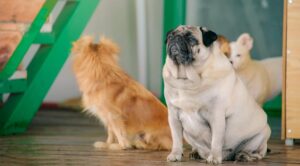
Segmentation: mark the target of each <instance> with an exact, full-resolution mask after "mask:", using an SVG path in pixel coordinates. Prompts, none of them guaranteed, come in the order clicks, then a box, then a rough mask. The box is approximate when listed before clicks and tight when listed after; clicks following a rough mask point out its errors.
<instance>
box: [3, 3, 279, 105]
mask: <svg viewBox="0 0 300 166" xmlns="http://www.w3.org/2000/svg"><path fill="white" fill-rule="evenodd" d="M20 2H21V1H20ZM20 2H19V3H20ZM42 2H43V0H34V3H37V4H42ZM186 2H187V4H186V14H185V15H186V24H189V25H201V26H206V27H208V28H209V29H212V30H213V31H215V32H217V33H220V34H222V35H224V36H226V37H227V38H228V39H230V40H231V41H232V40H236V38H237V37H238V36H239V35H240V34H241V33H244V32H247V33H250V34H251V35H252V36H253V38H254V49H253V50H252V56H253V57H254V58H256V59H263V58H266V57H273V56H281V46H282V17H283V16H282V14H283V1H282V0H255V1H254V0H252V1H250V0H226V1H220V0H210V1H207V0H186ZM3 3H4V1H3ZM64 3H65V2H64V1H59V4H58V5H57V6H56V7H55V10H54V12H53V13H52V15H51V16H52V19H53V20H54V19H55V18H56V17H57V15H58V13H59V12H60V10H61V9H62V7H63V6H64ZM38 8H39V5H37V11H38ZM78 19H80V18H78ZM163 22H164V20H163V1H162V0H101V2H100V4H99V5H98V6H97V9H96V11H95V12H94V14H93V16H92V18H91V20H90V21H89V23H88V25H87V26H86V28H85V30H84V32H83V35H92V36H94V37H95V40H98V39H99V37H100V36H101V35H104V36H106V37H109V38H112V39H113V40H114V41H115V42H117V43H118V44H119V45H120V47H121V55H120V65H121V66H122V68H123V69H124V70H125V71H126V72H127V73H128V74H129V75H131V76H132V77H133V78H134V79H136V80H138V81H139V82H141V83H143V84H144V85H145V86H146V87H147V88H148V89H150V90H151V91H152V92H153V93H154V94H155V95H157V96H160V95H161V94H160V93H161V81H162V80H161V67H162V60H161V59H162V46H163V42H162V41H163V38H164V37H163V36H162V34H163ZM37 48H38V46H33V47H31V49H30V51H28V53H27V55H26V58H25V59H24V60H23V65H24V66H26V65H27V64H28V63H29V61H30V59H31V58H32V55H34V52H35V51H36V50H37ZM71 64H72V56H69V58H68V60H67V62H66V64H65V65H64V67H63V68H62V70H61V72H60V74H59V76H58V77H57V79H56V81H55V83H54V84H53V85H52V87H51V89H50V91H49V93H48V95H47V96H46V98H45V102H47V103H60V102H63V101H66V100H69V99H73V98H79V97H80V93H79V91H78V87H77V84H76V80H75V78H74V75H73V73H72V70H71Z"/></svg>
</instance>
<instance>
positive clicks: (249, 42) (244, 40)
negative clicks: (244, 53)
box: [237, 33, 253, 50]
mask: <svg viewBox="0 0 300 166" xmlns="http://www.w3.org/2000/svg"><path fill="white" fill-rule="evenodd" d="M237 43H239V44H241V45H242V46H245V47H246V48H247V49H248V50H251V49H252V47H253V39H252V37H251V36H250V35H249V34H248V33H243V34H241V35H240V36H239V38H238V39H237Z"/></svg>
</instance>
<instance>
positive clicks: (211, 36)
mask: <svg viewBox="0 0 300 166" xmlns="http://www.w3.org/2000/svg"><path fill="white" fill-rule="evenodd" d="M200 31H201V32H202V42H203V44H204V45H205V47H209V46H210V45H211V44H212V43H213V42H214V41H216V40H217V38H218V35H217V34H216V33H215V32H213V31H210V30H206V29H204V28H202V27H200Z"/></svg>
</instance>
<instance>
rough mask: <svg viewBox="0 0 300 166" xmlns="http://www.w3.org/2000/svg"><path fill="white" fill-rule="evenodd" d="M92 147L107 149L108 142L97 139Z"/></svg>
mask: <svg viewBox="0 0 300 166" xmlns="http://www.w3.org/2000/svg"><path fill="white" fill-rule="evenodd" d="M94 147H95V148H97V149H107V147H108V144H107V143H105V142H102V141H97V142H95V143H94Z"/></svg>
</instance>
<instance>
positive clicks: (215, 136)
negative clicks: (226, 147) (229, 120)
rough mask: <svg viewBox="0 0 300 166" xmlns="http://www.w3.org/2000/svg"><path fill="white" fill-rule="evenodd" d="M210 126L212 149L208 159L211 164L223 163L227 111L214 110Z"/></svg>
mask: <svg viewBox="0 0 300 166" xmlns="http://www.w3.org/2000/svg"><path fill="white" fill-rule="evenodd" d="M210 126H211V132H212V140H211V150H210V154H209V156H208V158H207V159H206V161H207V162H208V163H211V164H221V163H222V148H223V144H224V137H225V111H223V110H218V111H214V112H213V113H212V119H211V122H210Z"/></svg>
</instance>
